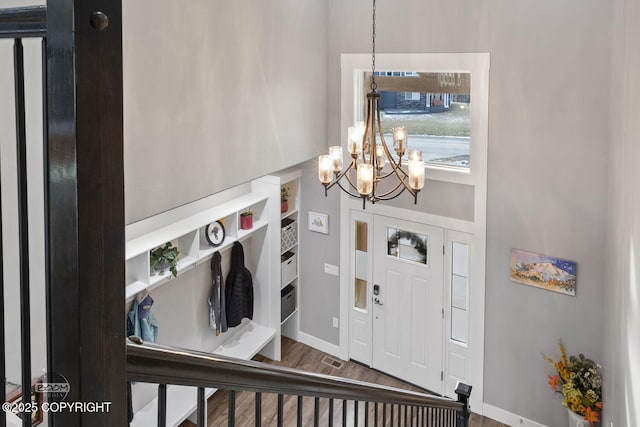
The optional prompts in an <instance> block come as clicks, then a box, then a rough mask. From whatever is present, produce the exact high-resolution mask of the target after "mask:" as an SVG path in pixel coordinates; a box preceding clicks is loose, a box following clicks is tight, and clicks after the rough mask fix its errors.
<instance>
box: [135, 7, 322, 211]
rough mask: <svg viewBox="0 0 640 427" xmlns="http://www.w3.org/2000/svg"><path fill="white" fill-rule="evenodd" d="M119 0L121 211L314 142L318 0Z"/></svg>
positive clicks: (196, 193)
mask: <svg viewBox="0 0 640 427" xmlns="http://www.w3.org/2000/svg"><path fill="white" fill-rule="evenodd" d="M123 7H124V11H123V14H124V29H123V44H124V58H123V61H124V136H125V188H126V199H125V201H126V219H127V223H131V222H135V221H137V220H139V219H142V218H145V217H148V216H150V215H153V214H156V213H159V212H162V211H165V210H168V209H170V208H173V207H176V206H179V205H182V204H184V203H186V202H190V201H193V200H195V199H198V198H201V197H204V196H207V195H209V194H213V193H216V192H218V191H220V190H223V189H225V188H229V187H232V186H234V185H236V184H240V183H242V182H246V181H248V180H250V179H252V178H256V177H258V176H261V175H265V174H267V173H269V172H272V171H274V170H278V169H281V168H284V167H287V166H290V165H293V164H296V163H299V162H301V161H303V160H306V159H308V158H309V157H310V156H312V155H313V154H315V152H316V151H319V149H320V147H322V146H323V145H324V144H325V141H326V58H327V57H326V55H327V37H328V36H327V15H328V5H327V3H326V2H324V1H321V0H302V1H301V0H273V1H269V2H264V1H259V0H238V1H222V0H215V1H211V0H190V1H188V2H182V1H175V0H160V1H158V0H132V1H126V2H124V4H123Z"/></svg>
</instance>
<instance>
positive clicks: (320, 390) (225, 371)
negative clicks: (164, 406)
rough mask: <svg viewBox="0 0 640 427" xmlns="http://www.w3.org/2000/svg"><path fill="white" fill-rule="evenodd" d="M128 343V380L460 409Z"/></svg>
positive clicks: (347, 382) (357, 384) (375, 388)
mask: <svg viewBox="0 0 640 427" xmlns="http://www.w3.org/2000/svg"><path fill="white" fill-rule="evenodd" d="M133 339H134V340H135V341H137V342H134V341H133V340H132V339H131V338H130V339H129V340H128V342H127V373H128V378H129V380H130V381H141V382H149V383H157V384H158V383H159V384H176V385H184V386H193V387H211V388H221V389H226V390H243V391H252V392H263V393H277V394H285V395H298V396H313V397H323V398H333V399H346V400H359V401H367V402H380V403H390V404H401V405H414V406H421V407H430V408H441V409H451V410H454V411H461V412H462V411H463V410H464V404H463V403H461V402H458V401H454V400H451V399H448V398H445V397H438V396H432V395H429V394H425V393H417V392H413V391H407V390H402V389H399V388H394V387H387V386H383V385H378V384H372V383H367V382H363V381H357V380H352V379H346V378H340V377H334V376H329V375H322V374H317V373H312V372H307V371H302V370H299V369H291V368H284V367H280V366H273V365H269V364H266V363H261V362H255V361H251V360H241V359H234V358H230V357H225V356H220V355H214V354H210V353H203V352H197V351H193V350H185V349H180V348H174V347H169V346H161V345H157V344H150V343H143V342H142V341H139V339H136V337H133Z"/></svg>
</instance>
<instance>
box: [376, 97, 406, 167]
mask: <svg viewBox="0 0 640 427" xmlns="http://www.w3.org/2000/svg"><path fill="white" fill-rule="evenodd" d="M376 114H377V116H378V133H379V134H380V141H382V149H383V150H384V153H385V155H386V156H387V160H389V163H391V164H392V165H393V166H392V169H394V170H395V169H398V168H400V170H401V171H402V173H403V174H404V176H407V174H406V172H405V171H403V170H402V168H401V165H402V157H399V160H398V162H396V161H395V159H394V158H393V156H392V155H391V152H390V151H389V147H387V142H386V141H385V140H384V133H382V123H381V122H380V109H379V108H378V110H377V112H376Z"/></svg>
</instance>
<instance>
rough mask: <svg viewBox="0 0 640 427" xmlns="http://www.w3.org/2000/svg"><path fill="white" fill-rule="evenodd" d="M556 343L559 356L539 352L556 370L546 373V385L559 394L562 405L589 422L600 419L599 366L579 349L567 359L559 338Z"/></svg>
mask: <svg viewBox="0 0 640 427" xmlns="http://www.w3.org/2000/svg"><path fill="white" fill-rule="evenodd" d="M558 344H559V346H560V360H558V361H554V360H553V359H551V358H550V357H547V356H546V355H544V354H543V355H542V356H543V357H544V360H546V361H547V362H549V363H551V364H552V365H553V367H554V368H555V369H556V371H557V375H548V378H549V386H550V387H551V390H553V391H555V392H556V393H561V394H562V396H563V399H562V405H564V406H566V407H567V408H568V409H570V410H571V411H573V412H575V413H576V414H578V415H582V416H584V419H585V420H586V421H589V423H591V425H593V423H594V422H598V421H600V419H599V418H598V417H599V416H600V412H601V410H602V376H600V374H599V373H598V369H599V368H601V367H602V366H600V365H599V364H597V363H595V362H594V361H592V360H590V359H587V358H585V357H584V354H582V353H580V354H579V355H578V357H576V356H571V357H569V358H568V359H567V353H566V351H565V348H564V345H563V344H562V341H558Z"/></svg>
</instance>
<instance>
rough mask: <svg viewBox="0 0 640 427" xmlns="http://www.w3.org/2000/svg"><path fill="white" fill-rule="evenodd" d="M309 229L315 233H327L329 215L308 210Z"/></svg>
mask: <svg viewBox="0 0 640 427" xmlns="http://www.w3.org/2000/svg"><path fill="white" fill-rule="evenodd" d="M308 215H309V216H308V219H309V231H314V232H316V233H322V234H329V215H327V214H323V213H319V212H313V211H309V214H308Z"/></svg>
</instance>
